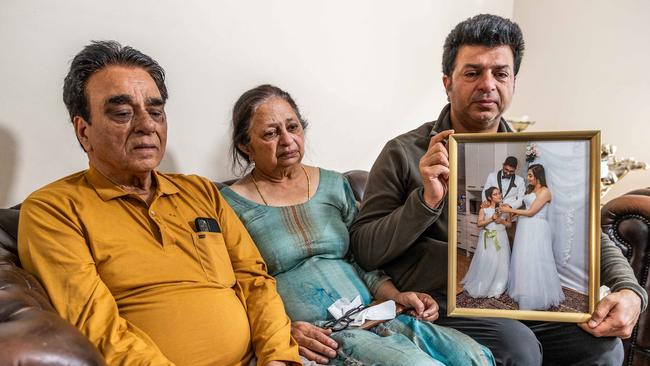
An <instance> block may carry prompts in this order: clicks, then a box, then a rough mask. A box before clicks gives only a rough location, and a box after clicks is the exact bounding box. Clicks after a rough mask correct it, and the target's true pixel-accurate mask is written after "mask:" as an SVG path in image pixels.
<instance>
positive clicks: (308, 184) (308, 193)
mask: <svg viewBox="0 0 650 366" xmlns="http://www.w3.org/2000/svg"><path fill="white" fill-rule="evenodd" d="M300 167H301V168H302V171H303V172H304V173H305V178H307V201H309V196H310V195H311V194H310V192H309V186H311V181H310V180H309V174H307V170H306V169H305V167H304V166H302V164H301V165H300ZM253 171H255V169H253ZM251 178H252V179H253V184H254V185H255V189H256V190H257V193H258V194H259V195H260V198H261V199H262V202H264V204H265V205H267V206H268V205H269V203H268V202H266V199H264V195H262V191H260V187H259V186H258V185H257V181H256V180H255V176H254V175H253V172H251Z"/></svg>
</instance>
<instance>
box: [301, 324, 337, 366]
mask: <svg viewBox="0 0 650 366" xmlns="http://www.w3.org/2000/svg"><path fill="white" fill-rule="evenodd" d="M330 334H332V330H331V329H323V328H319V327H317V326H315V325H313V324H309V323H307V322H293V323H291V336H292V337H293V338H294V339H295V340H296V342H298V346H299V348H298V350H299V352H300V355H301V356H302V357H304V358H306V359H308V360H310V361H315V362H316V363H320V364H324V365H326V364H328V363H329V362H330V360H329V359H330V358H334V357H336V349H337V348H338V346H339V345H338V344H337V343H336V342H335V341H334V340H333V339H332V338H331V337H330Z"/></svg>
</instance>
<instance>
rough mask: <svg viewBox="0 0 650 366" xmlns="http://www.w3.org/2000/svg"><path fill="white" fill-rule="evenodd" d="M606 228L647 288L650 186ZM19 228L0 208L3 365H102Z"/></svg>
mask: <svg viewBox="0 0 650 366" xmlns="http://www.w3.org/2000/svg"><path fill="white" fill-rule="evenodd" d="M346 176H348V179H349V180H350V183H351V186H352V189H353V191H354V194H355V196H356V198H357V200H362V199H363V193H364V188H365V183H366V179H367V172H365V171H360V170H356V171H351V172H347V173H346ZM227 183H229V182H226V184H227ZM602 227H603V230H604V231H605V232H606V233H607V234H609V236H610V237H612V239H613V240H614V241H615V242H616V244H617V245H618V246H619V247H620V248H621V250H622V251H623V253H624V254H625V255H626V256H627V258H628V259H629V260H630V262H631V263H632V266H633V268H634V271H635V273H636V276H637V278H638V279H639V282H640V283H641V285H642V286H644V287H645V289H646V290H649V285H650V283H649V282H650V281H648V268H649V267H650V253H649V252H650V189H641V190H637V191H633V192H630V193H628V194H626V195H624V196H621V197H618V198H616V199H614V200H612V201H610V202H609V203H608V204H607V205H605V206H604V207H603V209H602ZM17 228H18V208H10V209H0V366H5V365H29V366H42V365H56V366H58V365H74V366H90V365H104V364H105V363H104V361H103V360H102V358H101V355H100V354H99V353H98V351H97V350H96V349H95V348H94V347H93V346H92V344H90V342H88V341H87V340H86V339H85V338H84V336H83V335H82V334H81V333H80V332H79V331H78V330H77V329H76V328H74V327H73V326H71V325H70V324H68V323H67V322H66V321H64V320H63V319H61V318H60V317H59V316H58V315H57V314H56V312H55V311H54V309H53V308H52V305H50V303H49V300H48V298H47V295H46V293H45V291H44V290H43V288H42V287H41V285H40V284H39V283H38V281H36V279H35V278H34V277H33V276H31V275H30V274H28V273H27V272H25V271H24V270H22V268H21V267H20V261H19V259H18V256H17V251H16V237H17ZM648 316H649V315H648V312H646V313H643V314H642V316H641V319H640V321H639V325H637V328H636V329H635V331H634V334H633V336H632V338H631V339H629V340H627V341H625V347H626V361H625V365H635V366H641V365H648V366H650V329H648V326H650V320H649V319H648Z"/></svg>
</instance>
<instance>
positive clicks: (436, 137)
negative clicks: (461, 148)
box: [429, 130, 454, 148]
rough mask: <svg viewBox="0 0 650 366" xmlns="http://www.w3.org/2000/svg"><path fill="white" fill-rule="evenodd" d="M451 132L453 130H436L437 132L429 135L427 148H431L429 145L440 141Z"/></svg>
mask: <svg viewBox="0 0 650 366" xmlns="http://www.w3.org/2000/svg"><path fill="white" fill-rule="evenodd" d="M453 133H454V130H444V131H442V132H438V133H437V134H435V135H433V136H432V137H431V140H429V148H431V146H433V145H435V144H437V143H439V142H442V141H443V140H446V139H447V138H448V137H449V136H450V135H451V134H453Z"/></svg>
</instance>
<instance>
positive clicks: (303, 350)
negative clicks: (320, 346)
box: [298, 346, 330, 365]
mask: <svg viewBox="0 0 650 366" xmlns="http://www.w3.org/2000/svg"><path fill="white" fill-rule="evenodd" d="M298 353H299V354H300V355H301V356H302V357H304V358H306V359H308V360H310V361H314V362H316V363H319V364H323V365H327V364H328V363H329V362H330V360H329V359H328V358H327V357H325V356H323V355H321V354H318V353H316V352H314V351H311V350H310V349H309V348H307V347H303V346H300V347H298Z"/></svg>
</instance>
